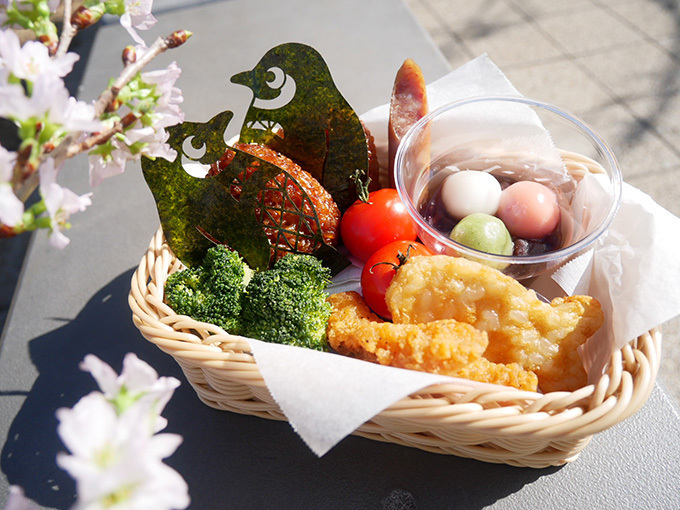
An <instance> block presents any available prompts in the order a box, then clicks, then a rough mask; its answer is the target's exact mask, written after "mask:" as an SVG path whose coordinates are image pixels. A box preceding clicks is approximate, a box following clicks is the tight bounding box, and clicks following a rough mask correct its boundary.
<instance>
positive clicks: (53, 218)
mask: <svg viewBox="0 0 680 510" xmlns="http://www.w3.org/2000/svg"><path fill="white" fill-rule="evenodd" d="M59 170H60V168H58V167H56V166H55V164H54V160H53V159H52V158H48V159H47V160H46V161H45V162H44V163H43V164H42V165H41V166H40V168H39V169H38V171H39V172H40V194H41V196H42V198H43V201H44V202H45V207H46V208H47V213H48V214H49V218H50V244H51V245H52V246H54V247H55V248H60V249H63V248H65V247H66V246H67V245H68V243H69V242H70V241H69V239H68V237H66V236H65V235H64V234H63V233H62V231H63V230H64V229H67V228H70V224H69V223H68V220H69V218H70V217H71V214H73V213H76V212H81V211H84V210H85V208H86V207H87V206H89V205H92V201H91V200H90V196H91V195H92V193H85V194H84V195H80V196H78V195H77V194H75V193H74V192H73V191H71V190H69V189H67V188H62V187H61V186H59V184H57V174H58V173H59Z"/></svg>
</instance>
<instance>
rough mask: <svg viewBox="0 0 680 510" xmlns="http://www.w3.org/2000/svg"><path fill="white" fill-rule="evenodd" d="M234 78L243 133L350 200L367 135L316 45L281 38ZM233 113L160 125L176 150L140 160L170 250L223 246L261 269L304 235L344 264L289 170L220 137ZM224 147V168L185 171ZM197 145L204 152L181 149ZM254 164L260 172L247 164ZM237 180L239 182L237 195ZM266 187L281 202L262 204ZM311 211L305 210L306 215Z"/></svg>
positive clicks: (335, 266)
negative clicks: (292, 219)
mask: <svg viewBox="0 0 680 510" xmlns="http://www.w3.org/2000/svg"><path fill="white" fill-rule="evenodd" d="M232 81H233V82H235V83H241V84H244V85H247V86H249V87H251V88H252V89H253V92H254V97H253V100H252V102H251V104H250V107H249V109H248V112H247V114H246V118H245V120H244V123H243V125H242V127H241V132H240V141H241V142H245V143H251V142H252V143H260V144H263V145H268V146H269V147H270V148H272V149H274V150H276V151H278V152H280V153H281V154H284V155H285V156H287V157H289V158H290V159H292V160H294V161H296V162H297V163H298V164H300V166H302V168H304V169H305V170H307V171H308V172H310V173H311V174H312V175H313V176H314V177H315V178H316V179H317V180H318V181H319V182H320V183H321V184H322V185H323V186H324V188H326V190H328V191H329V193H331V195H332V196H333V198H334V200H335V201H336V203H338V206H339V207H340V208H341V209H344V208H346V207H347V206H349V205H350V204H351V203H352V202H353V201H354V200H355V199H356V190H355V187H354V183H353V182H352V180H351V178H350V177H351V176H352V175H354V173H355V171H356V170H357V169H362V170H364V172H368V160H369V153H368V147H367V144H366V134H365V132H364V129H363V126H362V124H361V121H360V120H359V118H358V116H357V115H356V113H355V112H354V110H353V109H352V108H351V107H350V106H349V104H348V103H347V102H346V101H345V99H344V98H343V97H342V95H341V94H340V93H339V92H338V91H337V89H336V88H335V85H334V84H333V80H332V78H331V76H330V73H329V71H328V67H327V66H326V63H325V62H324V61H323V59H322V58H321V56H320V55H319V54H318V53H317V52H316V50H314V49H313V48H311V47H309V46H305V45H303V44H297V43H288V44H282V45H280V46H277V47H276V48H274V49H272V50H270V51H269V52H267V54H266V55H265V56H264V57H263V58H262V59H261V60H260V62H259V63H258V64H257V66H256V67H255V68H254V69H253V70H251V71H246V72H243V73H239V74H237V75H235V76H234V77H232ZM272 102H274V103H278V105H279V106H273V103H272ZM233 116H234V115H233V113H232V112H231V111H224V112H222V113H219V114H217V115H215V116H214V117H213V118H212V119H210V120H209V121H208V122H206V123H199V122H184V123H182V124H179V125H176V126H172V127H170V128H168V129H167V131H168V134H169V138H168V144H169V145H170V146H171V147H172V148H173V149H174V150H175V151H177V154H178V157H177V158H175V160H174V161H172V162H169V161H167V160H165V159H161V158H157V159H154V160H151V159H147V158H142V170H143V173H144V178H145V179H146V182H147V184H148V186H149V188H150V190H151V192H152V194H153V196H154V199H155V201H156V207H157V209H158V215H159V218H160V220H161V226H162V228H163V233H164V235H165V239H166V241H167V242H168V245H169V246H170V248H171V249H172V251H173V253H174V254H175V255H176V256H177V257H178V258H179V259H180V260H181V261H182V262H183V263H184V264H185V265H187V266H194V265H197V264H199V263H200V262H201V261H202V260H203V257H204V256H205V252H206V251H207V250H208V248H210V247H211V246H212V245H213V244H215V243H219V244H225V245H227V246H229V247H230V248H231V249H234V250H236V251H237V252H238V253H239V254H241V256H242V257H243V258H244V259H245V260H246V262H247V263H248V264H249V265H250V266H251V267H252V268H254V269H265V268H267V267H268V266H269V265H270V264H271V263H272V262H273V261H274V260H275V259H276V258H277V257H279V256H280V253H279V252H280V251H281V250H283V251H290V252H296V251H297V244H298V242H299V240H300V239H301V238H302V237H304V236H306V237H307V238H308V239H311V240H312V245H313V246H314V247H315V248H314V251H313V253H314V254H315V255H316V256H317V257H319V258H320V259H322V260H323V261H324V263H325V264H326V265H327V266H328V267H330V268H331V271H332V272H333V274H336V273H337V272H339V271H340V270H341V269H343V268H344V267H346V266H347V265H349V261H348V260H347V259H346V258H345V257H344V256H342V255H341V254H340V253H339V252H338V251H337V250H335V249H334V248H333V247H331V246H329V245H327V244H325V242H324V240H323V236H322V233H321V225H320V221H319V217H318V214H317V211H316V208H315V207H314V205H313V203H312V201H311V199H310V197H309V196H308V195H307V193H306V192H305V191H304V188H303V187H302V186H301V185H300V184H299V183H298V182H297V181H296V179H295V178H294V177H293V176H292V175H290V174H289V173H288V172H286V171H284V170H282V169H281V168H279V167H277V166H275V165H273V164H271V163H269V162H267V161H265V160H262V159H260V158H257V157H256V156H253V155H250V154H248V153H246V152H243V151H240V150H238V149H235V148H233V147H229V146H228V145H227V144H226V142H225V141H224V134H225V131H226V128H227V126H228V125H229V123H230V122H231V120H232V118H233ZM185 149H186V150H185ZM226 150H229V151H231V152H232V153H233V158H232V160H231V162H230V163H229V164H228V165H227V166H226V167H225V168H224V169H223V170H222V171H221V172H219V173H217V174H215V175H208V176H206V177H203V176H199V175H192V174H190V173H188V171H187V170H186V168H188V165H187V164H188V163H189V164H193V165H198V166H200V167H202V168H203V169H206V168H209V167H210V165H213V164H215V163H216V162H217V161H218V160H219V159H220V158H221V157H222V156H223V154H224V153H225V151H226ZM196 151H198V152H201V151H202V154H201V155H200V156H196V157H192V156H191V155H190V154H188V152H196ZM254 167H256V168H257V171H255V172H251V171H248V170H249V169H253V168H254ZM281 174H283V179H282V182H281V183H277V181H276V180H275V179H274V178H275V177H276V176H279V175H281ZM246 176H247V177H246ZM289 184H292V185H293V186H295V187H296V188H297V189H298V190H299V192H300V195H301V197H302V204H300V205H295V203H294V201H293V200H290V197H289V196H288V194H287V191H286V190H287V186H288V185H289ZM234 186H238V187H239V188H240V190H241V191H240V194H238V198H236V197H235V196H234V195H235V193H233V188H234ZM267 193H279V194H281V195H283V200H281V203H283V204H285V205H284V206H283V208H282V209H276V210H274V209H272V208H269V209H268V206H267V204H266V200H265V198H264V197H265V195H266V194H267ZM309 210H311V214H310V213H309V212H307V213H305V211H309ZM283 214H287V215H291V214H293V215H297V216H298V217H299V221H298V225H299V226H301V227H303V228H302V229H298V231H297V232H291V231H289V230H285V229H284V228H283V227H282V225H281V224H280V223H279V224H278V225H276V218H277V217H283ZM272 231H274V232H275V235H274V236H272V237H274V241H273V242H270V238H268V236H267V233H269V234H270V236H271V233H272ZM302 231H307V232H311V234H304V233H303V232H302Z"/></svg>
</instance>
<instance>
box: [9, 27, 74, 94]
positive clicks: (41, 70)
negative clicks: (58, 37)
mask: <svg viewBox="0 0 680 510" xmlns="http://www.w3.org/2000/svg"><path fill="white" fill-rule="evenodd" d="M79 58H80V57H79V56H78V55H77V54H75V53H67V54H66V55H64V56H62V57H55V58H52V57H50V54H49V51H48V49H47V47H46V46H45V45H44V44H42V43H41V42H38V41H26V42H25V43H24V45H23V46H22V45H21V41H20V40H19V37H18V36H17V35H16V34H15V33H14V32H13V31H11V30H3V31H1V32H0V66H4V67H6V68H7V69H8V70H9V71H10V72H11V73H12V75H13V76H15V77H17V78H20V79H24V80H29V81H33V80H35V79H36V77H38V76H40V75H53V76H55V77H59V78H63V77H64V76H66V75H67V74H69V73H70V72H71V71H72V70H73V64H75V62H76V61H78V59H79Z"/></svg>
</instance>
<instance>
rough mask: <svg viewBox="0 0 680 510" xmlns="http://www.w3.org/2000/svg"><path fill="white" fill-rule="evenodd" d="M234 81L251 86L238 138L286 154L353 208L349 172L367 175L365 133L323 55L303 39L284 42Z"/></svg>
mask: <svg viewBox="0 0 680 510" xmlns="http://www.w3.org/2000/svg"><path fill="white" fill-rule="evenodd" d="M231 81H232V82H233V83H238V84H241V85H245V86H247V87H249V88H250V89H252V91H253V99H252V102H251V104H250V108H249V109H248V111H247V113H246V117H245V120H244V122H243V127H242V128H241V133H240V141H241V142H244V143H251V142H253V143H261V144H264V145H267V146H269V147H271V148H272V149H274V150H276V151H278V152H280V153H281V154H284V155H286V156H287V157H289V158H290V159H292V160H293V161H295V162H296V163H298V164H299V165H300V166H301V167H302V168H303V169H305V170H307V171H308V172H309V173H311V174H312V175H313V176H314V178H316V180H318V181H319V182H320V183H321V184H322V186H323V187H324V188H325V189H326V190H327V191H328V192H329V193H330V194H331V195H332V196H333V199H334V200H335V202H336V203H337V204H338V207H339V208H340V210H342V211H344V210H345V209H346V208H347V207H349V206H350V205H351V204H352V202H354V200H356V189H355V186H354V183H353V182H352V180H351V178H350V177H351V176H352V175H354V173H355V171H356V170H357V169H359V170H363V171H364V173H365V175H368V174H369V151H368V146H367V144H366V133H365V131H364V128H363V125H362V124H361V120H360V119H359V117H358V115H357V114H356V112H355V111H354V110H353V109H352V107H351V106H350V105H349V103H348V102H347V101H346V100H345V98H344V97H343V96H342V94H340V92H339V91H338V89H337V88H336V86H335V83H334V82H333V78H332V77H331V73H330V71H329V69H328V66H327V65H326V62H325V61H324V59H323V58H322V57H321V55H320V54H319V53H318V52H317V51H316V50H315V49H314V48H312V47H310V46H307V45H304V44H300V43H286V44H281V45H279V46H276V47H274V48H272V49H271V50H269V51H268V52H267V53H266V54H265V55H264V56H263V57H262V59H261V60H260V61H259V62H258V63H257V65H256V66H255V67H254V68H253V69H252V70H250V71H244V72H242V73H238V74H236V75H234V76H232V77H231Z"/></svg>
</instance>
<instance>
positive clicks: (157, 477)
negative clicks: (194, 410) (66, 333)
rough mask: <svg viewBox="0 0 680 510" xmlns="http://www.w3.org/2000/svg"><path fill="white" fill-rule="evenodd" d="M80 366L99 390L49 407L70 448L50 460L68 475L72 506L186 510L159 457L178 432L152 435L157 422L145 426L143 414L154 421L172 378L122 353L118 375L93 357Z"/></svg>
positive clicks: (181, 486) (172, 446)
mask: <svg viewBox="0 0 680 510" xmlns="http://www.w3.org/2000/svg"><path fill="white" fill-rule="evenodd" d="M80 366H81V369H83V370H85V371H87V372H90V374H92V376H93V377H94V379H95V381H96V382H97V384H98V385H99V387H100V389H101V390H102V391H101V392H99V391H95V392H92V393H90V394H89V395H87V396H85V397H83V398H82V399H80V401H79V402H78V403H77V404H76V405H75V406H74V407H73V408H72V409H65V408H64V409H59V410H58V411H57V418H58V420H59V426H58V429H57V430H58V433H59V436H60V437H61V439H62V441H63V442H64V445H65V446H66V448H67V449H68V450H69V451H70V454H67V453H64V452H62V453H60V454H59V455H58V456H57V464H58V465H59V466H60V467H61V468H63V469H65V470H66V471H68V473H69V474H70V475H71V476H72V477H73V478H74V479H75V480H76V485H77V492H78V500H77V502H76V506H75V508H83V509H85V508H86V509H99V508H102V509H103V508H126V509H139V510H145V509H148V508H157V509H159V510H164V509H168V510H170V509H173V508H186V507H187V506H188V505H189V495H188V487H187V484H186V482H185V481H184V479H183V478H182V477H181V476H180V475H179V474H178V473H177V472H176V471H174V470H173V469H171V468H170V467H168V466H167V465H166V464H164V463H163V462H162V460H163V459H165V458H167V457H169V456H170V455H172V454H173V453H174V452H175V450H176V449H177V447H178V446H179V445H180V443H181V441H182V437H181V436H179V435H177V434H168V433H162V434H157V433H156V432H158V430H160V428H162V427H160V428H159V427H158V426H149V425H150V424H151V422H150V420H149V418H151V421H153V422H156V425H158V421H157V418H159V417H160V412H161V410H162V409H163V408H164V406H165V404H166V403H167V401H168V400H169V399H170V397H171V396H172V393H173V392H174V390H175V388H176V387H177V385H178V384H179V381H177V379H174V378H172V377H158V374H157V373H156V371H155V370H154V369H153V368H152V367H151V366H149V365H148V364H146V363H145V362H143V361H141V360H140V359H139V358H137V356H136V355H135V354H133V353H129V354H127V355H126V356H125V359H124V361H123V370H122V372H121V374H120V375H118V374H116V372H115V371H114V370H113V369H112V368H111V367H110V366H109V365H107V364H106V363H104V362H103V361H101V360H100V359H99V358H97V357H96V356H94V355H88V356H86V357H85V359H84V360H83V362H82V363H81V365H80ZM162 425H163V426H164V422H163V424H162ZM106 505H108V506H106Z"/></svg>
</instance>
